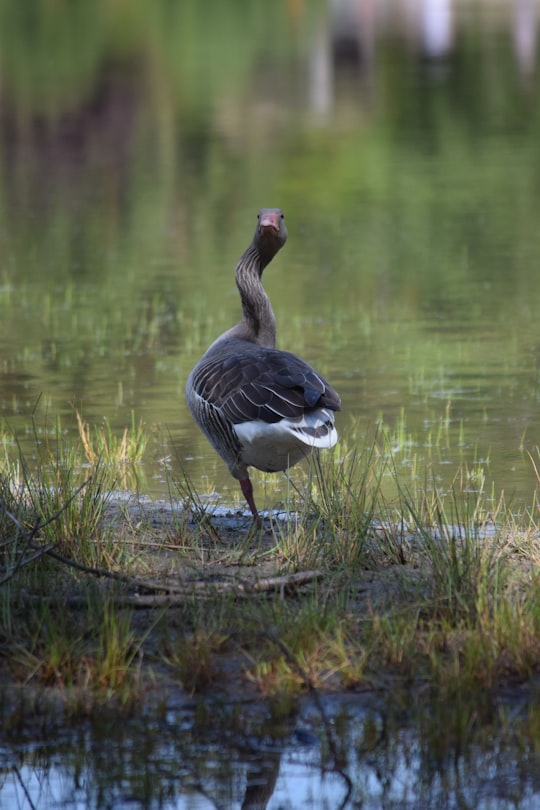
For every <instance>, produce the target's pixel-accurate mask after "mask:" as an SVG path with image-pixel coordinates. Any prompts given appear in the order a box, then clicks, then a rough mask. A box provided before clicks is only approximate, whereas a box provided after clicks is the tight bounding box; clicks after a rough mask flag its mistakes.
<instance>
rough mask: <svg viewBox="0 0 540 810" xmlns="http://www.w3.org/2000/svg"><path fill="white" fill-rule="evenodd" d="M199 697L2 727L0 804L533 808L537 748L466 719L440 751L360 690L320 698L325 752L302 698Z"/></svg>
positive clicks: (167, 808)
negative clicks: (261, 703) (514, 744)
mask: <svg viewBox="0 0 540 810" xmlns="http://www.w3.org/2000/svg"><path fill="white" fill-rule="evenodd" d="M207 707H210V711H209V712H208V708H207V711H203V712H200V710H199V711H198V710H197V705H196V704H194V703H192V702H190V701H186V703H185V705H184V706H177V707H176V708H174V709H173V708H169V709H168V710H166V711H164V710H162V711H161V712H160V711H159V710H157V711H156V710H155V709H154V710H153V711H152V712H150V713H148V714H147V715H143V716H138V717H136V718H132V719H130V720H126V718H125V717H124V718H122V719H121V720H120V721H119V719H118V718H115V717H114V716H112V717H109V718H108V717H107V715H106V714H103V713H101V718H100V719H98V718H94V719H89V720H88V721H87V722H86V723H84V724H79V726H78V728H77V729H76V730H73V729H67V730H66V729H65V728H64V729H63V730H57V732H56V734H55V736H54V739H53V740H51V728H49V729H48V735H49V737H48V739H47V734H46V733H45V731H44V733H43V739H42V740H41V741H40V742H36V741H35V740H33V741H31V742H30V741H28V740H25V739H24V735H22V737H21V738H20V739H16V735H13V736H14V737H15V739H12V740H11V741H10V742H9V744H7V745H6V743H5V742H4V743H2V744H1V745H0V763H1V767H2V773H3V776H2V778H1V780H0V802H1V806H2V807H6V808H8V807H9V808H11V807H21V808H23V807H38V806H39V807H40V808H50V809H51V810H53V808H59V807H64V808H70V810H82V808H84V809H85V810H90V809H92V810H93V808H96V809H97V808H107V807H115V808H121V809H122V810H124V808H130V807H144V808H148V809H150V808H160V810H172V809H173V808H174V810H187V808H191V809H193V810H210V808H216V807H219V808H230V809H231V810H233V808H252V810H253V808H268V810H278V808H279V809H280V810H286V809H287V810H288V809H289V808H290V809H291V810H292V809H293V808H294V810H297V808H300V807H309V808H313V810H326V808H332V810H335V809H336V810H337V808H341V807H357V806H359V805H360V806H363V807H366V808H369V810H377V809H378V808H383V807H385V808H386V807H393V808H403V809H404V808H412V807H414V808H416V809H417V810H430V809H431V808H433V809H435V808H440V807H445V808H449V810H450V808H459V807H463V806H466V807H475V808H490V809H491V810H503V808H508V807H513V808H524V809H525V808H528V809H529V808H536V807H540V782H539V779H538V753H537V751H534V750H533V749H528V750H527V751H521V753H520V756H519V757H516V756H515V755H514V754H513V753H512V749H511V748H509V746H508V744H507V742H505V741H504V740H502V741H501V740H494V739H493V738H491V739H490V737H489V734H484V738H483V744H482V745H481V746H480V745H478V744H475V743H474V742H473V741H472V738H473V737H474V734H473V733H472V732H471V729H469V730H466V731H465V733H464V734H463V739H459V738H458V739H456V740H455V741H454V742H453V743H452V744H451V745H450V746H449V747H448V749H447V750H444V743H442V745H441V743H440V742H439V746H437V743H436V742H435V739H436V735H435V734H434V733H433V734H432V738H431V739H429V738H428V739H427V740H426V739H425V738H422V737H419V736H418V734H417V732H416V731H415V730H414V729H413V728H412V727H410V726H408V725H406V724H405V723H404V720H403V718H404V717H405V716H406V715H405V712H403V711H402V712H401V715H402V719H401V721H400V725H397V724H396V717H395V716H392V713H387V714H385V713H384V712H381V711H379V710H378V709H377V708H376V704H375V702H374V701H373V699H372V698H370V697H366V696H364V697H362V696H353V695H351V696H349V697H346V698H338V697H329V698H326V699H325V701H324V711H325V714H326V717H327V721H328V723H329V728H330V732H329V733H330V734H332V735H333V736H334V737H335V738H337V739H338V744H337V748H336V751H335V753H336V754H337V759H336V758H334V757H333V756H332V754H331V753H330V752H329V750H328V749H329V746H328V737H327V733H326V731H325V728H324V724H323V723H322V722H321V715H320V712H319V709H318V708H317V707H316V705H315V704H314V702H313V701H311V700H309V699H306V700H304V702H303V704H302V706H301V708H300V711H299V713H298V715H296V716H292V717H291V718H290V719H289V720H287V721H282V722H276V721H273V722H272V721H271V720H270V719H269V718H268V717H265V716H264V715H262V714H261V713H260V711H258V709H257V707H256V706H253V705H247V704H242V703H241V702H240V703H235V702H230V701H228V702H227V705H225V704H223V703H221V704H220V703H219V701H218V702H215V703H214V704H212V703H209V704H207ZM410 708H411V710H412V707H410ZM499 708H501V706H500V707H499ZM199 709H200V707H199ZM467 737H470V738H471V739H469V740H467V739H466V738H467ZM460 747H462V750H460Z"/></svg>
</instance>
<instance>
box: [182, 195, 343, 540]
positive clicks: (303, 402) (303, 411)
mask: <svg viewBox="0 0 540 810" xmlns="http://www.w3.org/2000/svg"><path fill="white" fill-rule="evenodd" d="M286 240H287V227H286V225H285V218H284V216H283V212H282V211H281V209H279V208H263V209H262V210H261V211H260V212H259V214H258V215H257V226H256V228H255V234H254V236H253V239H252V241H251V244H250V245H249V247H248V248H247V250H246V251H245V252H244V253H243V254H242V256H241V258H240V259H239V261H238V264H237V266H236V274H235V275H236V286H237V287H238V292H239V293H240V299H241V302H242V319H241V321H240V322H239V323H238V324H237V325H236V326H233V327H232V329H229V330H228V331H227V332H224V333H223V334H222V335H221V336H220V337H218V338H217V340H215V341H214V343H212V345H211V346H210V348H209V349H208V350H207V351H206V352H205V354H204V355H203V357H202V358H201V359H200V360H199V362H198V363H197V365H196V366H195V368H194V369H193V370H192V372H191V374H190V375H189V378H188V380H187V384H186V400H187V404H188V406H189V409H190V411H191V414H192V416H193V418H194V420H195V422H196V423H197V425H198V426H199V427H200V429H201V430H202V432H203V433H204V434H205V436H206V438H207V439H208V441H209V442H210V444H211V445H212V447H213V448H214V449H215V450H216V452H217V453H218V455H220V456H221V458H222V459H223V461H224V462H225V464H226V465H227V467H228V469H229V472H230V474H231V475H232V476H233V477H234V478H236V479H237V480H238V481H239V483H240V488H241V490H242V493H243V495H244V498H245V500H246V501H247V504H248V506H249V509H250V511H251V514H252V515H253V519H254V521H255V524H256V525H257V526H258V527H259V528H260V527H261V526H262V525H263V524H262V519H261V517H260V515H259V512H258V509H257V507H256V505H255V499H254V495H253V485H252V482H251V479H250V477H249V472H248V467H255V468H257V469H258V470H263V471H265V472H271V473H273V472H280V471H283V470H286V469H288V468H289V467H292V466H293V465H294V464H297V463H298V462H299V461H301V459H303V458H305V457H306V456H308V455H309V454H310V453H311V452H312V450H313V449H314V448H330V447H333V446H334V445H335V444H336V442H337V440H338V434H337V431H336V427H335V411H339V410H340V409H341V400H340V398H339V395H338V394H337V393H336V391H335V390H334V388H332V386H331V385H330V384H329V383H328V382H327V381H326V380H325V379H324V377H321V375H320V374H318V373H317V372H316V371H315V370H314V369H313V368H312V367H311V366H310V365H308V364H307V363H306V362H304V360H301V359H300V358H299V357H297V356H296V355H294V354H291V353H290V352H286V351H281V350H280V349H277V348H276V319H275V316H274V311H273V309H272V305H271V303H270V299H269V297H268V295H267V293H266V291H265V289H264V287H263V285H262V281H261V276H262V273H263V270H264V268H265V267H266V266H267V265H268V264H269V263H270V262H271V261H272V259H273V258H274V256H275V255H276V253H278V251H279V250H281V248H282V247H283V245H284V244H285V242H286Z"/></svg>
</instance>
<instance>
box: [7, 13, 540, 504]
mask: <svg viewBox="0 0 540 810" xmlns="http://www.w3.org/2000/svg"><path fill="white" fill-rule="evenodd" d="M506 10H507V7H506V6H504V4H503V13H499V12H498V11H497V10H496V9H495V8H493V9H492V10H491V11H487V10H485V9H484V10H483V11H482V12H480V11H478V12H477V13H476V14H472V13H470V9H468V7H465V10H464V11H462V12H460V14H459V15H458V16H456V20H455V34H454V42H453V46H452V48H451V50H450V51H449V52H448V53H447V54H446V55H445V56H444V58H443V59H441V60H439V61H434V60H432V59H429V58H427V57H426V56H425V54H424V53H422V50H421V48H420V46H419V44H418V42H416V44H412V45H411V41H410V39H409V38H408V36H406V34H405V30H404V28H402V27H400V24H399V19H397V21H396V20H392V19H391V18H390V19H387V20H386V21H383V22H381V23H379V24H378V26H375V27H374V28H373V29H369V27H367V28H366V27H365V26H364V28H363V29H362V31H360V29H358V30H359V33H358V35H357V45H358V49H359V51H358V53H357V54H356V56H355V54H354V52H351V51H347V52H346V53H345V56H344V55H343V50H340V47H339V46H340V43H341V41H340V39H339V37H338V36H337V33H336V31H337V28H336V24H335V23H336V21H335V19H334V18H332V16H331V15H330V12H329V10H328V9H327V8H326V5H325V4H324V3H322V2H317V3H311V4H305V5H302V4H296V3H286V2H282V3H278V4H274V6H273V7H272V18H271V21H269V18H268V13H267V9H265V8H264V6H259V5H257V4H253V3H239V4H235V5H234V6H230V4H226V5H224V4H222V3H218V2H213V3H211V2H209V3H207V4H204V7H203V6H201V4H198V3H195V2H188V3H182V4H172V5H171V4H169V3H165V2H156V3H152V4H149V3H130V4H125V3H118V4H116V3H108V2H101V3H100V2H98V3H90V2H76V3H70V4H64V3H55V4H48V3H41V2H37V1H36V2H33V3H28V4H12V3H4V4H2V5H1V6H0V11H1V15H2V16H1V20H2V25H1V26H0V31H1V33H0V44H1V48H0V67H1V70H2V77H3V84H2V115H1V119H0V158H1V159H0V250H1V253H0V256H1V262H0V318H1V322H2V329H1V332H0V342H1V349H2V353H1V356H2V365H1V370H2V384H1V388H0V406H1V414H2V415H3V416H4V418H6V419H7V420H8V421H9V423H10V425H12V426H13V428H14V429H15V430H16V431H17V432H18V433H21V432H22V433H24V431H25V430H26V428H27V426H28V424H29V421H30V415H31V413H32V411H33V410H34V408H35V407H36V403H38V401H39V405H38V406H37V407H38V411H41V412H43V418H44V419H45V418H47V419H51V420H52V421H53V422H54V420H55V418H56V416H57V415H58V414H60V415H61V416H62V418H63V424H64V425H65V426H66V428H67V429H71V428H73V429H74V428H75V419H74V410H75V408H79V409H81V410H82V411H83V413H84V417H85V419H86V420H87V421H96V422H99V421H100V420H101V419H102V418H103V417H106V418H107V419H109V420H110V423H111V425H113V426H117V427H118V429H121V428H123V427H124V425H126V424H129V422H130V419H131V411H132V410H134V411H135V415H136V418H137V419H139V418H143V419H144V420H145V422H146V423H147V424H148V425H149V426H152V425H155V424H158V425H161V426H162V428H163V430H164V431H165V432H167V431H170V432H171V434H172V436H173V437H174V440H175V443H176V445H177V448H178V453H179V455H180V457H181V458H186V457H190V458H193V459H194V461H191V462H189V466H190V469H191V470H192V471H193V474H194V476H195V479H196V481H197V482H198V481H199V480H202V479H201V478H200V476H201V475H202V474H203V473H204V472H208V473H209V474H210V476H211V479H212V481H211V482H210V485H211V483H212V482H213V481H214V479H215V481H216V482H217V485H218V488H219V489H220V491H222V490H223V489H225V488H226V487H228V486H229V481H228V477H227V475H226V473H225V471H224V470H223V469H222V467H221V465H220V463H219V462H216V461H215V459H214V456H213V454H212V451H211V450H210V448H209V447H207V445H206V443H205V442H204V440H203V439H202V437H199V435H198V433H197V432H196V431H195V429H194V427H193V425H192V422H191V420H190V417H189V415H188V412H187V408H186V407H185V404H184V400H183V385H184V380H185V378H186V376H187V374H188V372H189V369H190V368H191V366H192V365H193V363H194V362H195V361H196V360H197V359H198V357H199V356H200V354H201V353H202V351H204V349H205V348H206V346H207V345H208V344H209V343H210V342H211V341H212V340H213V339H214V338H215V337H216V336H217V335H218V334H219V333H220V332H221V331H223V330H224V329H226V328H227V327H228V326H230V325H231V324H232V323H234V322H235V320H236V319H237V317H238V310H239V304H238V300H237V293H236V289H235V287H234V281H233V271H234V266H235V263H236V260H237V258H238V256H239V255H240V253H241V252H242V250H243V249H244V247H245V246H246V244H247V242H248V240H249V239H250V238H251V234H252V230H253V221H254V216H255V213H256V211H257V210H258V208H259V207H260V206H262V205H275V204H278V205H281V206H282V207H283V208H284V210H285V212H286V216H287V220H288V224H289V232H290V238H289V242H288V244H287V247H286V250H285V251H284V252H283V254H282V255H280V256H279V257H278V258H277V259H276V262H275V265H272V267H271V268H269V270H268V271H267V274H266V276H265V280H266V284H267V288H268V290H269V293H270V295H271V298H272V301H273V303H274V308H275V310H276V314H277V318H278V328H279V341H280V345H281V346H282V347H283V348H288V349H292V350H294V351H297V352H298V353H301V354H302V355H303V356H304V357H305V358H306V359H308V360H309V361H311V362H313V364H314V365H316V366H317V367H318V368H320V370H321V371H322V372H323V373H325V374H326V375H327V376H328V377H329V378H330V379H331V381H332V382H333V383H334V384H335V386H336V387H337V388H338V390H340V391H341V392H342V393H343V402H344V412H343V415H342V417H341V427H342V432H343V433H344V434H347V431H349V430H350V423H351V420H355V421H356V420H357V419H358V418H360V420H361V421H360V424H366V425H368V424H373V423H374V422H375V421H376V420H377V419H379V418H380V417H381V415H382V417H383V419H384V420H385V422H387V423H389V424H393V423H394V422H395V421H396V420H398V419H400V418H401V417H400V415H401V414H402V412H403V411H404V413H405V418H406V420H407V429H408V430H409V431H410V432H411V433H412V434H414V437H415V442H416V445H417V452H418V454H419V455H420V456H422V453H423V451H422V448H423V447H424V446H425V445H426V444H427V443H428V433H429V430H430V426H431V425H432V424H434V423H437V422H438V421H439V420H441V419H445V418H446V417H447V414H450V421H449V425H450V432H451V435H450V436H449V439H448V449H447V451H446V452H445V453H444V454H443V455H444V458H443V461H444V462H448V463H449V466H450V467H452V468H454V467H455V464H456V463H458V462H459V461H460V460H461V459H462V458H463V457H464V456H465V458H467V454H469V458H471V459H474V458H481V459H486V458H488V457H489V458H490V464H489V469H488V472H489V475H492V476H493V478H494V479H495V482H496V484H497V486H498V487H500V488H504V489H505V490H506V491H507V492H513V491H514V490H515V491H516V493H517V497H518V500H520V502H522V503H528V502H530V499H531V496H532V492H533V489H534V476H533V474H532V470H531V468H530V464H529V463H528V461H527V459H526V458H524V457H523V455H522V453H521V450H520V446H521V443H522V440H523V437H525V445H526V447H527V448H528V449H531V450H533V451H534V448H535V446H536V445H537V444H538V443H539V442H540V430H539V428H540V424H539V417H538V395H539V388H538V346H539V345H540V327H539V325H538V318H537V301H538V294H539V292H540V290H539V285H540V276H539V274H538V272H537V267H538V261H539V254H540V242H539V232H538V228H537V222H538V221H539V196H540V195H539V191H538V189H539V188H540V184H539V174H540V153H539V151H538V146H537V145H538V142H539V135H540V133H539V128H540V125H539V118H540V117H539V111H540V107H539V101H538V97H537V94H536V93H534V87H535V81H534V79H535V77H536V73H537V69H536V68H533V73H532V74H530V75H528V76H526V75H524V73H523V72H522V71H520V69H519V66H518V60H517V57H516V53H515V50H514V44H513V43H514V40H513V37H512V31H511V28H510V26H509V24H508V21H507V20H508V15H506ZM456 14H457V12H456ZM383 23H384V24H383ZM370 30H371V33H370ZM366 32H367V33H366ZM353 33H354V32H353ZM353 39H354V37H353ZM341 44H342V43H341ZM347 54H348V56H347ZM317 65H319V72H317V69H316V67H315V66H317ZM321 65H322V66H323V68H324V69H325V70H326V75H327V80H326V84H325V83H324V82H322V81H321V78H320V77H321V73H320V66H321ZM323 72H324V71H323ZM323 86H325V87H326V91H325V93H324V94H321V88H322V87H323ZM40 396H41V399H40ZM45 411H46V412H47V413H46V414H45ZM156 452H161V448H159V450H158V451H156ZM154 455H155V454H152V452H150V453H149V454H148V456H147V471H148V472H149V475H150V478H152V476H153V475H154V474H155V471H156V467H155V460H154ZM452 472H453V469H452ZM151 486H153V485H151ZM161 486H162V485H161V484H160V483H159V481H158V482H157V483H156V484H155V487H156V489H157V490H158V491H161V489H160V488H161ZM201 486H202V484H201Z"/></svg>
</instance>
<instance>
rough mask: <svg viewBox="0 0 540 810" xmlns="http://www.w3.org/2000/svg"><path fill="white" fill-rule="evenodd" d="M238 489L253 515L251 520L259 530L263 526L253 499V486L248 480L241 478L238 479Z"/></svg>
mask: <svg viewBox="0 0 540 810" xmlns="http://www.w3.org/2000/svg"><path fill="white" fill-rule="evenodd" d="M240 488H241V489H242V493H243V495H244V498H245V499H246V501H247V504H248V506H249V508H250V509H251V514H252V515H253V519H254V521H255V523H256V524H257V526H258V527H259V528H261V526H262V525H263V522H262V518H261V516H260V515H259V513H258V511H257V507H256V506H255V500H254V498H253V484H252V483H251V480H250V479H249V478H241V479H240Z"/></svg>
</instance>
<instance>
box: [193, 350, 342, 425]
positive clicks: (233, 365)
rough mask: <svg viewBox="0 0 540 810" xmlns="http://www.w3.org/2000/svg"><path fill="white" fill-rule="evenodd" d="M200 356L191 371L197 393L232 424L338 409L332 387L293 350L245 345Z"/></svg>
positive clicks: (339, 405) (337, 397)
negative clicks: (192, 371) (286, 350)
mask: <svg viewBox="0 0 540 810" xmlns="http://www.w3.org/2000/svg"><path fill="white" fill-rule="evenodd" d="M240 343H241V346H239V347H238V348H236V347H235V346H234V345H232V346H231V345H230V344H224V346H222V347H221V346H220V347H216V350H214V351H211V352H210V353H208V354H207V355H205V357H203V358H202V360H201V361H200V363H199V364H198V366H197V367H196V368H195V369H194V373H193V386H194V389H195V391H196V393H197V394H198V395H199V396H200V397H202V399H204V400H205V401H206V402H208V403H209V404H211V405H212V406H213V407H215V408H217V409H219V410H220V411H221V413H222V414H223V416H225V417H226V418H227V419H228V420H229V421H230V422H232V423H233V424H240V423H242V422H249V421H252V420H255V419H261V420H263V421H265V422H268V423H270V424H272V423H275V422H278V421H279V420H280V419H283V418H286V419H287V418H297V417H301V416H302V415H303V414H304V413H306V412H309V411H310V410H314V409H316V408H328V409H329V410H332V411H339V410H340V407H341V401H340V398H339V396H338V394H337V393H336V391H335V390H334V389H333V388H332V386H331V385H330V384H329V383H328V382H327V381H326V380H325V379H324V377H321V375H320V374H318V373H317V372H316V371H315V370H314V369H313V368H311V366H309V365H308V364H307V363H305V362H304V361H303V360H301V359H300V358H299V357H297V356H296V355H294V354H291V353H290V352H282V351H279V350H278V349H267V348H264V347H261V346H255V345H253V344H250V343H247V344H246V342H244V341H241V342H240Z"/></svg>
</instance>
